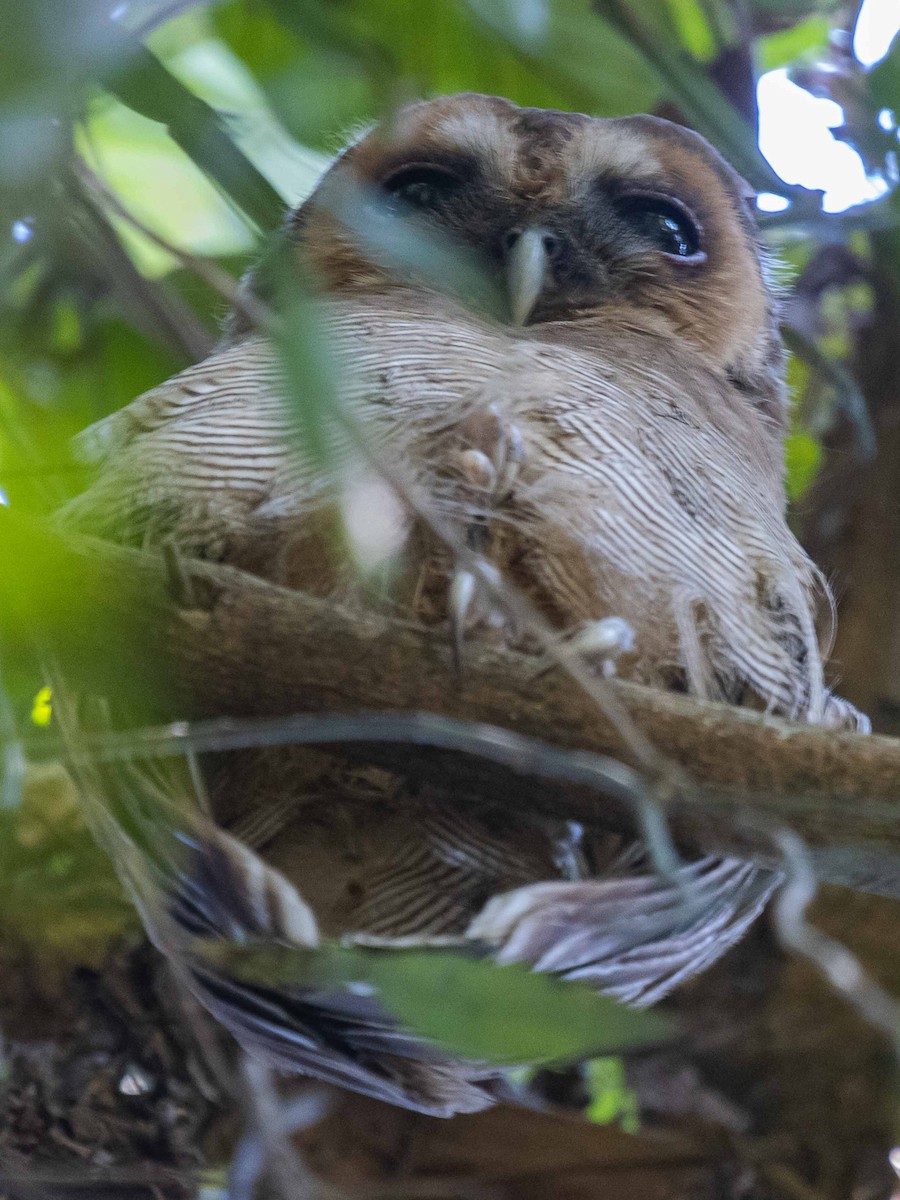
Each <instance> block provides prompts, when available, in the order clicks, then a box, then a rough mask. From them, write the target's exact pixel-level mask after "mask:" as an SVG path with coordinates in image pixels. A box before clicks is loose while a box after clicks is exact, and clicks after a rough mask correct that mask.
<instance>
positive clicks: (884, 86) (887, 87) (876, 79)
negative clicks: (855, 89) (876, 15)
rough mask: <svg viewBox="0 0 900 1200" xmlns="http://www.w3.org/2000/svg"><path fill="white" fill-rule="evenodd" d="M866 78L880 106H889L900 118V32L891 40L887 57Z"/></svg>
mask: <svg viewBox="0 0 900 1200" xmlns="http://www.w3.org/2000/svg"><path fill="white" fill-rule="evenodd" d="M866 78H867V79H868V83H869V89H870V90H871V93H872V95H873V97H874V98H875V102H876V103H877V104H878V106H879V107H880V108H889V109H890V110H891V112H892V113H894V115H895V116H896V117H897V118H898V119H900V33H898V34H897V36H896V37H895V38H894V40H893V41H892V42H891V48H890V50H888V52H887V54H886V55H885V57H884V58H883V59H882V60H881V62H879V63H876V64H875V66H874V67H873V68H872V69H871V71H869V73H868V75H867V77H866Z"/></svg>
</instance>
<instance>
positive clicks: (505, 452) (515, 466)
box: [460, 404, 525, 502]
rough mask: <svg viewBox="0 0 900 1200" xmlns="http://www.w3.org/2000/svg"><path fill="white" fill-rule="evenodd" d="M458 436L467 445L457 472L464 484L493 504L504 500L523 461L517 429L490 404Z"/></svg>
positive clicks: (522, 446) (467, 423) (474, 415)
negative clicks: (461, 474) (486, 494)
mask: <svg viewBox="0 0 900 1200" xmlns="http://www.w3.org/2000/svg"><path fill="white" fill-rule="evenodd" d="M460 433H461V435H462V437H463V440H464V441H465V442H466V443H467V447H466V449H465V450H463V451H462V453H461V454H460V468H461V470H462V473H463V475H464V476H465V478H466V480H467V482H469V483H470V484H471V485H472V486H473V487H476V488H478V489H479V491H483V492H486V493H488V494H489V495H490V496H491V498H492V499H493V500H494V501H495V502H499V501H502V500H505V499H507V497H508V496H509V495H510V493H511V492H512V490H513V486H514V484H515V481H516V478H517V476H518V474H519V469H520V468H521V465H522V462H523V460H524V457H525V446H524V441H523V439H522V433H521V430H520V429H519V427H518V425H516V424H515V423H514V422H512V421H509V420H507V419H506V418H505V417H504V416H502V415H501V413H500V410H499V409H498V408H497V406H496V404H491V405H488V407H487V408H486V409H482V410H481V411H479V412H476V413H473V414H472V415H471V416H470V417H468V418H467V420H465V421H464V422H463V423H462V426H461V427H460Z"/></svg>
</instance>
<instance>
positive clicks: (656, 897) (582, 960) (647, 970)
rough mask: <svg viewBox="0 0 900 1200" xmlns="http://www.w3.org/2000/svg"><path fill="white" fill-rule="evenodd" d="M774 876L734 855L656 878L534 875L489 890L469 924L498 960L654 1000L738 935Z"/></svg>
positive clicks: (623, 996) (636, 999) (632, 1000)
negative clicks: (573, 879)
mask: <svg viewBox="0 0 900 1200" xmlns="http://www.w3.org/2000/svg"><path fill="white" fill-rule="evenodd" d="M779 882H780V876H779V875H778V873H777V872H769V871H762V870H759V869H758V868H756V867H754V866H752V865H750V864H748V863H745V862H740V861H738V860H736V859H730V858H725V859H722V858H713V857H707V858H703V859H700V860H698V861H697V862H693V863H688V864H686V865H685V866H683V867H682V868H680V869H679V872H678V877H677V878H675V879H672V880H667V879H662V878H660V877H658V876H655V875H653V874H652V873H650V872H649V870H647V873H642V874H627V875H622V876H621V877H620V878H615V877H613V878H609V879H589V880H584V881H580V882H577V883H537V884H532V885H529V886H526V887H521V888H516V889H515V890H514V891H511V892H507V893H505V894H504V895H502V896H496V897H495V898H494V899H493V900H491V901H489V902H488V904H487V905H485V907H484V909H483V910H482V911H481V912H480V913H479V914H478V916H477V917H476V918H475V919H474V921H473V922H472V923H471V925H470V926H469V929H468V930H467V934H468V936H469V937H471V938H474V939H477V940H479V941H483V942H485V943H486V944H488V945H490V946H492V947H493V949H494V953H495V957H496V960H497V962H499V963H512V962H525V963H530V964H531V965H532V966H533V968H534V969H535V970H537V971H552V972H553V973H554V974H557V975H559V976H561V977H562V978H563V979H571V980H575V979H577V980H580V981H582V982H587V983H591V984H593V985H594V986H595V987H596V988H597V989H598V990H599V991H601V992H603V993H604V994H606V995H608V996H612V997H614V998H616V999H618V1000H622V1001H624V1002H626V1003H628V1004H634V1005H638V1006H641V1007H645V1006H647V1005H650V1004H655V1003H656V1002H657V1001H658V1000H660V999H661V998H662V997H663V996H665V995H666V994H667V993H668V992H669V991H671V990H672V989H673V988H675V987H677V986H678V985H679V984H680V983H683V982H684V981H685V980H686V979H688V978H690V977H691V976H693V975H696V974H699V973H700V972H701V971H703V970H704V969H705V968H706V967H708V966H710V965H711V964H712V963H713V962H715V961H716V959H718V958H720V957H721V956H722V954H723V953H724V952H725V951H726V950H727V949H729V948H730V947H731V946H732V945H734V943H735V942H737V941H738V940H739V939H740V938H741V937H742V936H743V935H744V933H745V932H746V931H747V929H748V928H749V927H750V925H751V924H752V923H753V921H755V920H756V918H757V917H758V916H759V915H760V913H761V912H762V910H763V908H764V907H765V905H766V903H767V902H768V900H769V899H770V897H771V895H772V893H773V891H774V890H775V888H776V887H777V886H778V884H779Z"/></svg>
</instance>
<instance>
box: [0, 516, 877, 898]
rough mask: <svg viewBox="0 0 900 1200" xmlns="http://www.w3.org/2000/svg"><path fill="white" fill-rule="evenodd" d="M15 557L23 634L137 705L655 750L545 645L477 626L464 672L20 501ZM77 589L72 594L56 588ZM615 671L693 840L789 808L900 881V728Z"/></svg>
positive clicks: (578, 804) (203, 714) (351, 621)
mask: <svg viewBox="0 0 900 1200" xmlns="http://www.w3.org/2000/svg"><path fill="white" fill-rule="evenodd" d="M0 556H2V557H3V559H4V560H5V561H6V562H10V561H12V562H17V561H20V562H23V561H30V562H32V563H35V564H39V566H34V567H33V568H32V574H34V575H35V578H34V579H33V580H32V584H33V591H34V594H33V593H29V588H28V586H27V579H26V586H23V585H22V584H23V578H24V577H25V576H28V574H29V572H28V571H27V570H26V571H24V573H17V575H16V580H15V585H13V582H12V580H10V579H9V578H8V576H7V578H6V579H3V580H0V630H2V631H3V633H4V634H5V635H6V640H7V641H9V638H10V635H11V637H12V644H13V645H15V644H16V643H17V641H18V643H19V644H21V643H22V640H23V639H25V638H28V637H31V638H33V637H35V636H36V635H37V636H39V638H40V639H41V640H42V641H43V642H44V643H45V644H47V645H49V646H50V648H51V649H52V650H53V651H54V652H55V653H56V654H57V655H58V656H59V657H60V659H61V662H62V665H63V667H64V668H65V670H66V671H67V672H68V674H69V676H70V678H71V680H72V682H73V683H74V684H76V685H77V686H79V687H81V688H92V689H93V690H98V691H111V692H112V693H113V694H114V695H115V696H117V697H119V696H121V695H122V689H123V680H127V681H128V683H129V690H128V695H127V697H126V700H127V703H128V705H129V706H130V709H131V711H132V712H134V713H135V715H136V716H138V717H139V718H140V719H142V720H146V719H147V716H148V714H150V713H152V715H153V716H154V717H155V718H157V719H159V718H160V717H166V718H169V719H171V718H173V717H176V716H177V717H181V718H192V719H193V718H215V717H229V718H235V719H241V718H246V717H254V718H260V717H266V716H277V717H283V716H284V715H285V714H292V713H309V714H315V713H320V714H322V713H343V714H361V713H372V712H379V713H414V712H420V713H421V712H426V713H432V714H438V715H439V716H443V717H449V718H454V719H457V720H461V721H466V722H479V723H482V724H487V725H491V726H497V727H500V728H502V729H506V730H510V731H513V732H514V733H517V734H522V735H526V736H528V737H531V738H538V739H540V740H541V741H542V742H544V743H551V744H552V745H553V746H555V747H558V748H563V749H578V750H583V751H590V752H593V753H595V754H599V755H605V756H611V757H613V758H616V759H618V760H619V761H621V762H624V763H626V764H628V765H636V764H632V763H629V758H628V753H627V751H626V750H625V748H623V746H622V745H621V741H620V738H619V736H618V734H617V733H616V730H615V729H614V727H613V726H612V725H611V724H610V722H609V721H608V720H607V719H606V718H605V717H604V715H603V714H602V713H601V712H599V711H598V709H597V707H596V705H595V704H594V702H593V701H592V700H591V699H590V698H589V697H588V696H586V695H585V694H583V693H582V692H581V691H580V690H579V689H578V688H577V687H575V686H573V684H572V682H571V680H570V679H569V678H568V677H567V676H565V675H564V674H563V672H561V671H559V670H558V669H552V670H549V671H547V672H546V673H543V674H541V675H540V676H538V675H536V673H535V659H534V658H533V657H531V656H527V655H523V654H516V653H512V652H510V651H507V650H501V649H495V648H487V647H483V646H480V645H477V644H475V643H473V644H471V645H470V647H469V649H468V655H467V660H466V662H465V666H464V670H463V672H462V674H461V675H460V674H457V672H456V671H455V669H454V667H453V662H452V655H451V652H450V646H449V641H448V639H447V637H446V636H445V635H444V633H443V631H442V630H440V629H431V630H429V629H425V628H422V627H421V626H418V625H414V624H411V623H409V622H404V621H398V620H395V619H391V618H389V617H387V616H383V615H379V614H376V613H373V612H366V613H364V614H356V613H353V614H351V613H349V612H345V611H342V610H341V609H339V608H337V607H336V606H335V605H334V604H333V603H331V602H329V601H323V600H319V599H316V598H313V597H310V596H307V595H303V594H300V593H297V592H293V591H289V590H287V589H284V588H280V587H277V586H274V585H272V584H270V583H267V582H265V581H263V580H260V579H257V578H256V577H254V576H251V575H248V574H246V573H244V572H241V571H238V570H235V569H234V568H230V567H224V566H220V565H214V564H209V563H200V562H193V561H183V560H178V569H177V572H176V571H173V568H172V564H171V562H170V563H169V566H168V567H167V565H166V561H165V559H164V558H163V557H161V556H157V555H151V554H147V553H142V552H138V551H133V550H127V549H123V548H120V547H116V546H112V545H109V544H107V543H103V542H96V541H93V540H91V539H78V540H66V541H63V540H62V539H61V538H58V537H56V536H55V535H51V534H48V533H47V532H46V531H45V530H42V529H40V528H38V527H35V526H33V525H28V524H25V523H24V522H22V521H21V519H18V520H16V519H13V518H11V516H10V514H9V513H8V511H7V510H0ZM173 589H174V591H176V592H177V593H178V594H179V597H180V599H179V598H176V597H175V596H174V595H173ZM57 595H59V596H60V597H64V598H65V602H64V603H61V604H59V605H56V604H55V603H54V602H53V597H54V596H57ZM36 596H37V598H36ZM614 686H615V690H616V693H617V695H618V697H619V699H620V700H621V702H622V703H623V704H624V705H625V707H626V708H627V710H628V711H629V712H630V714H631V715H632V717H633V719H634V720H635V722H636V723H637V724H638V726H639V727H640V728H641V729H642V730H643V731H644V732H645V733H646V734H647V736H648V737H649V738H651V739H652V742H653V744H654V746H655V747H656V748H657V749H658V750H659V751H660V752H661V754H663V755H665V756H666V757H667V758H668V759H670V760H671V761H673V762H674V763H676V764H678V765H680V766H681V767H683V768H684V770H685V771H686V772H687V773H688V774H689V776H690V778H691V780H692V781H693V783H694V785H695V786H694V787H693V788H692V789H691V794H690V795H689V796H688V797H686V798H680V799H678V800H677V801H676V802H674V803H672V804H671V805H670V806H669V809H668V812H669V816H670V821H671V827H672V830H673V833H674V835H675V836H676V838H677V839H678V840H679V841H680V842H681V843H683V844H685V845H690V846H692V847H698V848H702V849H704V850H711V851H712V850H714V851H728V852H731V853H736V854H739V855H742V856H744V857H748V858H751V859H753V860H755V861H758V862H760V863H761V864H764V865H774V864H776V863H777V862H778V861H779V859H780V852H779V851H778V849H777V846H776V844H775V838H774V832H775V831H776V830H777V826H778V825H779V824H780V825H789V826H790V827H791V828H792V829H793V830H794V831H795V832H796V833H797V834H799V835H800V836H801V837H803V838H804V840H805V841H806V842H807V843H808V845H809V846H810V848H811V851H812V858H813V862H814V864H815V867H816V869H817V872H818V874H819V877H820V878H821V879H822V880H823V881H826V882H831V883H837V884H841V885H844V886H849V887H855V888H858V889H860V890H865V891H873V892H878V893H881V894H884V895H891V896H898V897H900V795H898V793H900V740H896V739H892V738H886V737H878V736H873V737H863V736H860V735H858V734H852V733H837V732H834V731H831V730H827V729H822V728H818V727H811V726H803V725H793V724H790V723H788V722H785V721H781V720H777V719H775V718H773V717H768V716H765V715H763V714H759V713H753V712H749V711H746V710H743V709H736V708H733V707H730V706H727V705H721V704H712V703H707V702H703V701H699V700H695V699H692V698H690V697H687V696H681V695H675V694H671V693H667V692H661V691H657V690H655V689H652V688H646V687H642V686H639V685H637V684H632V683H628V682H625V681H621V680H620V681H615V683H614ZM138 696H140V701H141V702H140V704H138V703H137V700H136V697H138ZM151 697H152V698H153V706H152V708H150V707H148V701H149V699H150V698H151ZM347 752H348V753H351V754H353V755H355V756H362V755H364V756H365V759H366V760H367V761H369V762H374V761H378V762H380V763H382V764H383V765H386V766H390V767H392V768H394V769H397V770H402V771H404V772H406V773H410V772H414V773H415V774H416V775H417V777H418V778H420V779H422V780H424V781H427V780H429V779H430V780H433V781H435V782H440V783H441V785H442V787H443V788H445V789H447V788H448V786H449V789H450V790H451V791H453V793H454V795H455V797H458V799H459V800H460V802H462V803H465V802H469V803H479V802H480V803H484V802H485V801H486V800H489V801H490V803H492V804H497V803H500V804H507V803H508V804H513V805H515V806H516V807H517V808H518V809H519V810H520V811H527V810H529V809H530V810H532V811H539V812H543V813H548V814H553V815H555V816H565V817H567V818H570V819H573V820H579V821H582V822H583V823H585V824H603V825H605V826H607V827H608V826H610V825H613V826H615V825H621V827H622V828H623V829H625V828H630V829H633V828H634V819H635V814H634V811H633V806H632V805H623V804H622V802H621V800H618V801H617V800H616V799H615V798H614V797H612V796H608V795H605V796H598V794H597V790H596V788H588V787H585V786H583V785H576V784H570V783H562V782H559V781H556V782H548V781H546V780H543V779H539V778H536V777H532V776H529V775H527V774H526V775H522V774H516V773H515V772H513V771H511V770H510V769H509V767H508V766H502V767H501V766H499V765H497V764H496V763H494V764H492V763H490V762H487V761H485V760H483V759H482V758H475V757H473V756H472V755H467V754H463V753H459V752H458V751H448V750H447V749H442V748H435V747H429V746H412V745H409V744H407V743H401V744H398V743H394V744H383V745H380V746H378V747H373V746H372V745H365V746H363V745H362V744H361V743H359V742H357V743H355V744H354V745H353V746H349V747H347ZM657 782H658V781H648V783H649V784H650V785H654V784H656V783H657ZM652 794H653V793H652V791H651V790H650V788H649V787H648V795H652ZM765 822H772V823H773V825H772V835H773V836H769V835H767V833H766V831H765V828H764V823H765Z"/></svg>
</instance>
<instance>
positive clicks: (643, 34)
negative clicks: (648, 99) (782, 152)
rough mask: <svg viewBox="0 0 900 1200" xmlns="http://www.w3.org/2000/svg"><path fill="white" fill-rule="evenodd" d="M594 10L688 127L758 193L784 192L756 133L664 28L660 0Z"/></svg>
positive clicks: (599, 4)
mask: <svg viewBox="0 0 900 1200" xmlns="http://www.w3.org/2000/svg"><path fill="white" fill-rule="evenodd" d="M593 7H594V10H595V11H596V12H597V13H598V14H599V16H600V17H602V18H603V19H604V20H605V21H607V22H608V23H609V24H610V25H611V26H612V27H613V28H614V29H617V30H618V31H619V33H621V34H622V35H623V36H625V37H628V38H630V39H631V41H632V42H633V43H634V45H635V46H636V47H637V49H638V50H640V52H641V53H642V54H643V55H644V57H645V59H646V60H647V62H648V63H649V64H650V65H651V66H652V67H653V68H654V70H655V71H656V72H657V73H658V75H659V77H660V79H661V80H662V81H663V83H664V84H665V87H666V91H667V93H668V97H669V99H670V100H672V101H673V102H674V103H675V104H677V105H678V107H679V109H680V110H681V112H682V113H683V114H684V116H685V118H686V120H687V122H688V124H689V125H692V126H693V127H694V129H696V130H697V131H698V132H699V133H702V134H703V135H704V137H706V138H708V139H709V141H711V142H712V144H713V145H714V146H716V148H717V149H718V150H720V151H721V153H722V154H723V155H724V156H725V157H726V158H727V159H728V161H729V162H730V163H731V165H732V166H733V167H734V168H735V169H736V170H738V171H740V173H741V174H742V175H743V176H744V178H745V179H747V180H748V181H749V182H750V183H751V184H752V185H753V186H754V187H755V188H756V189H757V190H758V191H768V192H775V193H777V194H779V195H784V194H785V184H784V181H783V180H782V179H780V178H779V177H778V175H776V174H775V172H774V171H773V170H772V168H771V167H770V166H769V164H768V163H767V162H766V160H765V159H764V158H763V156H762V154H761V153H760V151H759V146H758V145H757V140H756V131H755V130H754V129H753V128H752V126H751V125H750V124H749V123H748V122H747V121H745V120H744V118H743V117H742V116H741V114H740V113H739V112H738V110H737V109H736V108H735V107H734V105H733V104H732V103H731V102H730V101H729V100H728V98H727V97H726V96H725V94H724V93H723V92H722V91H721V90H720V89H719V88H718V87H716V85H715V84H714V83H713V82H712V81H711V80H710V79H709V78H708V77H707V76H706V74H705V73H704V72H703V71H700V70H698V69H697V63H696V62H695V61H694V60H693V59H692V58H691V56H690V54H688V52H687V51H686V50H685V49H684V48H683V47H682V46H680V45H678V44H677V43H676V42H675V41H674V40H673V39H672V38H667V37H665V36H664V35H663V31H662V29H661V27H660V18H659V4H658V0H654V3H652V4H650V5H648V6H647V7H642V8H641V9H640V11H638V9H637V7H636V6H634V5H629V4H628V3H627V2H626V0H594V4H593Z"/></svg>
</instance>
